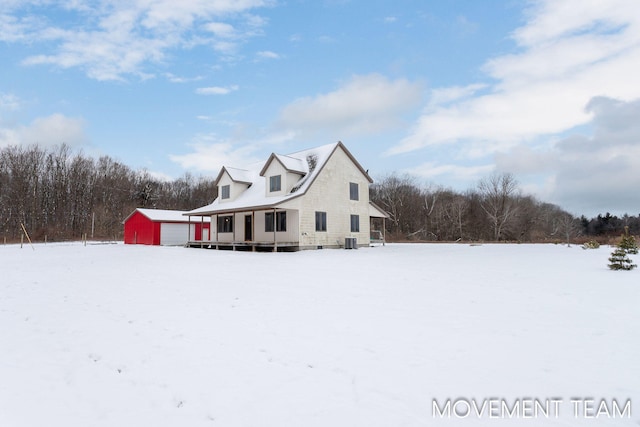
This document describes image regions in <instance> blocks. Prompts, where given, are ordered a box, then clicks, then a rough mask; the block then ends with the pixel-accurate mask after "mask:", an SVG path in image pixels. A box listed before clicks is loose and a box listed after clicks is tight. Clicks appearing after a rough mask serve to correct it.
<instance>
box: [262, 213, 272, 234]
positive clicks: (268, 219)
mask: <svg viewBox="0 0 640 427" xmlns="http://www.w3.org/2000/svg"><path fill="white" fill-rule="evenodd" d="M273 224H274V221H273V212H265V214H264V231H265V233H273Z"/></svg>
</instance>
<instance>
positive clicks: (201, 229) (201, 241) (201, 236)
mask: <svg viewBox="0 0 640 427" xmlns="http://www.w3.org/2000/svg"><path fill="white" fill-rule="evenodd" d="M189 219H191V217H189ZM195 232H196V230H193V233H194V234H195ZM194 237H195V236H194ZM202 248H204V216H201V217H200V249H202Z"/></svg>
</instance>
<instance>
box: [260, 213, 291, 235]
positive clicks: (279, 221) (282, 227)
mask: <svg viewBox="0 0 640 427" xmlns="http://www.w3.org/2000/svg"><path fill="white" fill-rule="evenodd" d="M274 225H275V228H276V231H287V213H286V212H284V211H283V212H276V217H275V221H274V218H273V212H265V214H264V231H265V232H266V233H273V227H274Z"/></svg>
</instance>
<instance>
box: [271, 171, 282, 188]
mask: <svg viewBox="0 0 640 427" xmlns="http://www.w3.org/2000/svg"><path fill="white" fill-rule="evenodd" d="M281 188H282V178H281V175H274V176H271V177H269V191H271V192H273V191H280V189H281Z"/></svg>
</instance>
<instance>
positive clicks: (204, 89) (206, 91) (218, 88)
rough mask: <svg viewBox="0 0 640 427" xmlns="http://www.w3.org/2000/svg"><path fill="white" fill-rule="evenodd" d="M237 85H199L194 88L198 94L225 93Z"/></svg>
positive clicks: (232, 90) (231, 90) (235, 88)
mask: <svg viewBox="0 0 640 427" xmlns="http://www.w3.org/2000/svg"><path fill="white" fill-rule="evenodd" d="M238 89H239V87H238V86H237V85H233V86H227V87H222V86H211V87H199V88H198V89H196V93H197V94H198V95H226V94H228V93H231V92H235V91H236V90H238Z"/></svg>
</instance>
